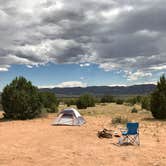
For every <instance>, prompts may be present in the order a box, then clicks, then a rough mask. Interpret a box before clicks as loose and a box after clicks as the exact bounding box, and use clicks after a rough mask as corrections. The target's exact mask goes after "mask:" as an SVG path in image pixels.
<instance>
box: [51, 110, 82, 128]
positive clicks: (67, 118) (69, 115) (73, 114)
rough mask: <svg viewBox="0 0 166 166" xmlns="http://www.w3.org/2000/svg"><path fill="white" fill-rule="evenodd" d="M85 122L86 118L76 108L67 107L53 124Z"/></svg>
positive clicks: (76, 124)
mask: <svg viewBox="0 0 166 166" xmlns="http://www.w3.org/2000/svg"><path fill="white" fill-rule="evenodd" d="M84 123H85V120H84V118H83V117H82V116H81V115H80V113H79V112H78V111H77V110H76V109H74V108H67V109H64V110H63V111H61V112H60V113H59V114H58V117H57V118H56V119H55V120H54V122H53V125H70V126H80V125H83V124H84Z"/></svg>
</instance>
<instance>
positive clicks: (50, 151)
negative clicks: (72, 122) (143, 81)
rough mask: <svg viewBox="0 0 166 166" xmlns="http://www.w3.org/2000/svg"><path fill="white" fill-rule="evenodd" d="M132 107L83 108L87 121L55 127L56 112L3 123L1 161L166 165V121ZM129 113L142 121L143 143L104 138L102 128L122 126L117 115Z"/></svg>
mask: <svg viewBox="0 0 166 166" xmlns="http://www.w3.org/2000/svg"><path fill="white" fill-rule="evenodd" d="M130 110H131V107H129V106H124V105H116V104H106V105H98V106H96V107H92V108H88V109H87V110H82V111H81V112H82V113H83V111H86V112H84V113H83V114H84V115H83V116H84V118H85V120H86V124H84V125H83V126H52V125H50V124H51V123H52V122H53V120H54V118H55V116H56V114H50V115H49V116H48V117H46V118H40V119H35V120H27V121H1V122H0V133H1V136H0V142H1V144H0V165H1V166H9V165H10V166H18V165H24V166H34V165H35V166H54V165H57V166H59V165H63V166H85V165H86V166H112V165H113V166H114V165H115V166H124V165H128V166H130V165H131V166H138V165H141V166H148V165H152V166H164V165H166V155H165V154H166V144H165V142H166V140H165V138H166V132H165V131H166V122H165V121H156V120H153V119H152V117H151V115H150V113H149V112H147V111H141V110H140V111H139V112H138V113H130ZM119 115H124V116H127V118H128V119H129V120H134V121H138V122H139V123H140V141H141V146H120V147H119V146H115V145H113V143H117V141H118V139H117V138H113V139H99V138H98V137H97V135H96V134H97V131H98V130H100V129H102V128H104V127H105V128H109V129H114V130H116V131H118V128H119V127H120V126H123V125H112V124H111V119H112V118H113V117H116V116H119Z"/></svg>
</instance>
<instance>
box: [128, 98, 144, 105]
mask: <svg viewBox="0 0 166 166" xmlns="http://www.w3.org/2000/svg"><path fill="white" fill-rule="evenodd" d="M141 98H142V97H141V96H135V97H130V98H129V99H127V100H126V103H129V104H130V105H134V104H137V103H138V104H139V103H141Z"/></svg>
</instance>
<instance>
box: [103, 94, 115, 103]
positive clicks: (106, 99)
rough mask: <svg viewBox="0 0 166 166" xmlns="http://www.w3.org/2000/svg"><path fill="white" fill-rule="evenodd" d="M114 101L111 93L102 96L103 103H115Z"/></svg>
mask: <svg viewBox="0 0 166 166" xmlns="http://www.w3.org/2000/svg"><path fill="white" fill-rule="evenodd" d="M114 101H115V99H114V97H113V96H111V95H105V96H103V97H102V98H101V103H113V102H114Z"/></svg>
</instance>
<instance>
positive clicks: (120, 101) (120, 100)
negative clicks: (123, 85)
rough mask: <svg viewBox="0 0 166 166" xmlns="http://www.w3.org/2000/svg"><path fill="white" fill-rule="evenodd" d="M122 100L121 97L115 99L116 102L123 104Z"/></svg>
mask: <svg viewBox="0 0 166 166" xmlns="http://www.w3.org/2000/svg"><path fill="white" fill-rule="evenodd" d="M123 102H124V101H123V100H122V99H117V100H116V104H123Z"/></svg>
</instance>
